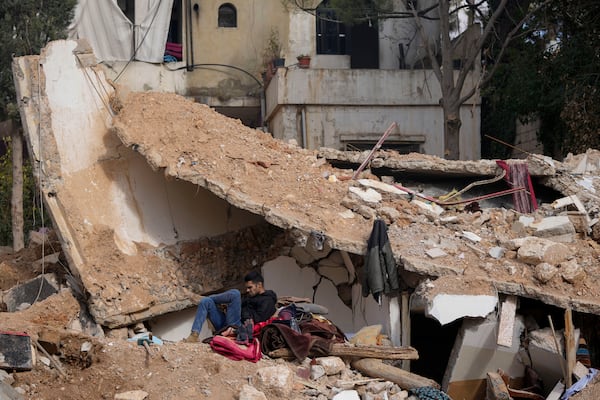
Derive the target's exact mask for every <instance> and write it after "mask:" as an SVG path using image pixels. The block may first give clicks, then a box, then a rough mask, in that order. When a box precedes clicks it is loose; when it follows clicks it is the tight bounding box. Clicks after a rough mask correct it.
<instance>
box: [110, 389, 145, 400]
mask: <svg viewBox="0 0 600 400" xmlns="http://www.w3.org/2000/svg"><path fill="white" fill-rule="evenodd" d="M147 397H148V393H146V392H144V391H143V390H130V391H128V392H122V393H117V394H115V397H114V399H115V400H144V399H146V398H147Z"/></svg>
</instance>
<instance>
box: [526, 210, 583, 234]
mask: <svg viewBox="0 0 600 400" xmlns="http://www.w3.org/2000/svg"><path fill="white" fill-rule="evenodd" d="M531 226H532V227H533V228H535V231H534V233H533V234H534V236H537V237H544V238H551V237H553V236H562V235H575V227H574V226H573V223H572V222H571V220H570V219H569V217H568V216H566V215H559V216H556V217H546V218H544V219H543V220H541V221H540V222H537V223H533V224H531Z"/></svg>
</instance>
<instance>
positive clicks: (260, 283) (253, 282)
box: [244, 271, 265, 297]
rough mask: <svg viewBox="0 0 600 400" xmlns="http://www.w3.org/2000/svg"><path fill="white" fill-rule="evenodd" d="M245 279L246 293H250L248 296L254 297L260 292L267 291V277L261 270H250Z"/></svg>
mask: <svg viewBox="0 0 600 400" xmlns="http://www.w3.org/2000/svg"><path fill="white" fill-rule="evenodd" d="M244 281H245V282H246V293H247V294H248V296H250V297H254V296H256V295H258V294H262V293H264V292H265V287H264V284H265V279H264V278H263V277H262V275H261V274H260V273H259V272H257V271H251V272H249V273H248V274H247V275H246V276H245V277H244Z"/></svg>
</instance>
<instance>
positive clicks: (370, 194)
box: [348, 186, 382, 204]
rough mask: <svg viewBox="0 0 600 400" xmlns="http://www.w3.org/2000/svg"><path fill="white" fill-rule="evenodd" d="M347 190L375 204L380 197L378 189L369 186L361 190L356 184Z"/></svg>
mask: <svg viewBox="0 0 600 400" xmlns="http://www.w3.org/2000/svg"><path fill="white" fill-rule="evenodd" d="M348 190H349V191H350V193H353V194H355V195H356V196H358V197H359V198H360V199H361V200H362V201H364V202H366V203H371V204H377V203H379V202H380V201H381V199H382V197H381V194H380V193H379V192H378V191H376V190H374V189H371V188H368V189H366V190H363V189H361V188H359V187H356V186H350V187H349V188H348Z"/></svg>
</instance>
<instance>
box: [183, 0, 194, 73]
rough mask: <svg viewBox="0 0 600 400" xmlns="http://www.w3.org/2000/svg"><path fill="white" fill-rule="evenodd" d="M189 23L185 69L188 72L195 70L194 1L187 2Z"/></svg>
mask: <svg viewBox="0 0 600 400" xmlns="http://www.w3.org/2000/svg"><path fill="white" fill-rule="evenodd" d="M185 4H186V7H185V8H186V9H187V23H186V28H187V29H186V30H187V32H186V36H187V37H186V47H187V48H186V52H185V67H186V69H187V70H188V71H193V70H194V39H193V35H192V0H186V2H185Z"/></svg>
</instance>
